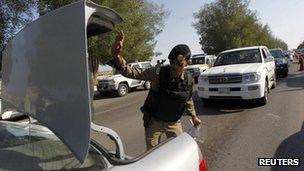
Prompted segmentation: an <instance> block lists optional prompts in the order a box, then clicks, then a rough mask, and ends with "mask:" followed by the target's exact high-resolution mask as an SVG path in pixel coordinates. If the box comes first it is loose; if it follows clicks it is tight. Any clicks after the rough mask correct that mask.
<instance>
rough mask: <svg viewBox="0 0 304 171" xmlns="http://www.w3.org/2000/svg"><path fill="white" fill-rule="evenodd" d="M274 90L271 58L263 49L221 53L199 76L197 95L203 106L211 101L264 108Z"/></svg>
mask: <svg viewBox="0 0 304 171" xmlns="http://www.w3.org/2000/svg"><path fill="white" fill-rule="evenodd" d="M275 86H276V75H275V62H274V58H273V57H272V56H271V54H270V52H269V50H268V48H267V47H265V46H254V47H245V48H239V49H232V50H227V51H224V52H221V53H220V54H219V55H218V57H217V59H216V61H215V63H214V65H213V67H212V68H210V69H209V70H207V71H205V72H203V73H202V75H200V77H199V80H198V90H197V93H198V96H199V97H200V98H201V99H202V100H203V101H205V103H206V104H207V103H208V102H209V101H210V100H211V99H244V100H251V99H256V100H257V101H258V102H259V103H261V104H262V105H264V104H266V103H267V101H268V93H269V89H270V88H271V87H272V88H274V87H275Z"/></svg>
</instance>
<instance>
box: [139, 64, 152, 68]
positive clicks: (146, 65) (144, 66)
mask: <svg viewBox="0 0 304 171" xmlns="http://www.w3.org/2000/svg"><path fill="white" fill-rule="evenodd" d="M141 66H142V68H143V69H147V68H150V67H152V65H151V64H150V63H141Z"/></svg>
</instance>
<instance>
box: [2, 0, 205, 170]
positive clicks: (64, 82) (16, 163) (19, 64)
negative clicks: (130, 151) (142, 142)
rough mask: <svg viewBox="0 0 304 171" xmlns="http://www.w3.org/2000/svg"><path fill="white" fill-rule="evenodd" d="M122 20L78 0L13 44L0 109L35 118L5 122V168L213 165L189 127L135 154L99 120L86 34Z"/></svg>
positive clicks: (32, 25)
mask: <svg viewBox="0 0 304 171" xmlns="http://www.w3.org/2000/svg"><path fill="white" fill-rule="evenodd" d="M121 22H122V18H121V17H120V16H119V15H118V14H117V13H116V12H115V11H113V10H111V9H109V8H106V7H102V6H98V5H96V4H94V3H92V2H91V1H79V2H76V3H73V4H71V5H68V6H65V7H62V8H60V9H57V10H55V11H52V12H50V13H48V14H46V15H43V16H42V17H40V18H38V19H37V20H35V21H33V22H32V23H30V24H28V25H27V26H26V27H25V28H23V29H22V30H21V31H20V32H19V33H17V34H16V36H15V37H14V38H13V39H12V40H11V41H10V42H9V43H8V45H7V46H6V48H5V49H4V52H3V59H2V64H3V65H2V78H3V79H2V101H1V111H8V110H15V111H17V112H20V113H21V114H23V115H27V116H28V118H26V119H23V120H20V121H14V122H13V121H3V120H1V121H0V137H1V138H0V139H1V141H0V170H31V171H34V170H102V171H136V170H138V171H139V170H145V171H155V170H157V171H167V170H175V171H189V170H206V165H205V160H204V159H203V157H202V153H201V151H200V148H199V146H198V144H197V142H196V141H195V140H194V139H193V138H192V137H191V136H190V135H189V134H187V133H183V134H181V135H180V136H178V137H176V138H174V139H169V140H168V141H165V142H163V143H162V144H160V145H159V146H157V147H156V148H153V149H151V150H150V151H148V152H145V153H144V154H143V155H141V156H138V157H130V156H128V155H126V154H125V153H124V148H123V142H122V140H121V139H120V137H119V136H118V134H117V133H116V132H115V131H114V130H112V129H110V128H107V127H104V126H100V125H97V124H94V123H93V122H92V120H91V118H92V115H93V102H92V99H93V96H92V94H93V92H92V90H91V89H90V87H92V86H91V85H90V81H89V80H90V78H91V77H90V72H89V67H88V45H87V39H88V38H89V37H90V36H94V35H99V34H104V33H107V32H109V31H112V30H114V28H115V25H117V24H119V23H121ZM32 118H33V119H35V120H33V119H32ZM7 120H9V119H7ZM92 131H95V132H98V133H100V134H106V135H107V136H106V137H110V138H111V140H112V141H114V142H115V145H116V151H114V152H111V151H109V150H107V149H106V148H104V147H103V145H102V143H103V142H96V141H94V140H93V139H91V136H90V134H91V132H92Z"/></svg>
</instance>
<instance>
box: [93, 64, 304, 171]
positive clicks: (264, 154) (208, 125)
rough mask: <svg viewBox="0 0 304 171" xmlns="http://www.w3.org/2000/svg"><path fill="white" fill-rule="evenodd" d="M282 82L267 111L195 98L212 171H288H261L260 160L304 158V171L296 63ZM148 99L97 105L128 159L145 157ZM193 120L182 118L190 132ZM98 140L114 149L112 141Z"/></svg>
mask: <svg viewBox="0 0 304 171" xmlns="http://www.w3.org/2000/svg"><path fill="white" fill-rule="evenodd" d="M277 82H278V84H277V88H275V89H274V90H271V92H270V95H269V103H268V104H267V105H266V106H257V105H255V104H252V103H251V102H244V101H231V100H228V101H216V102H215V103H213V104H211V105H209V106H204V105H203V104H202V102H201V101H200V99H199V98H198V97H197V95H196V94H194V96H193V97H194V102H195V107H196V112H197V114H198V115H199V117H200V118H201V120H202V121H203V122H204V124H205V125H204V126H203V129H202V130H201V131H202V132H201V136H202V139H204V144H203V153H204V157H205V158H206V160H207V164H208V168H209V170H225V171H226V170H270V169H273V170H277V169H286V168H284V167H281V168H271V167H261V166H257V158H270V157H286V156H287V157H288V156H289V157H301V158H302V161H301V165H302V166H303V165H304V157H303V156H304V125H303V121H304V73H303V72H298V71H297V65H296V63H293V64H291V67H290V73H289V76H288V77H287V78H280V79H278V81H277ZM196 88H197V86H196V87H195V89H196ZM146 96H147V91H144V90H136V91H133V92H131V93H130V94H128V95H127V96H125V97H112V96H108V97H103V96H100V95H97V96H96V99H95V100H94V109H95V115H94V119H93V121H94V122H96V123H98V124H100V125H104V126H107V127H110V128H112V129H113V130H115V131H117V132H118V134H119V135H120V136H121V138H122V140H123V142H124V146H125V151H126V154H128V155H132V156H137V155H139V154H142V153H144V152H145V141H144V129H143V126H142V114H141V112H140V111H139V108H140V106H142V104H143V103H144V100H145V97H146ZM189 119H190V117H189V116H183V118H182V123H183V126H184V130H188V129H189V127H190V124H189ZM301 130H303V131H301ZM93 137H94V139H97V140H98V141H100V142H102V144H104V145H105V146H106V147H107V148H109V149H113V145H112V144H111V143H110V141H109V140H108V138H107V137H106V136H99V135H96V133H93ZM293 169H295V170H304V168H303V167H293Z"/></svg>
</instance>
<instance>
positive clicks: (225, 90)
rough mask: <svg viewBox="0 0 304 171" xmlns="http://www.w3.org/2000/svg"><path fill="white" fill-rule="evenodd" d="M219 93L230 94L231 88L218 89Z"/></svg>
mask: <svg viewBox="0 0 304 171" xmlns="http://www.w3.org/2000/svg"><path fill="white" fill-rule="evenodd" d="M218 93H219V94H229V93H230V89H229V88H226V87H223V88H219V89H218Z"/></svg>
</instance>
